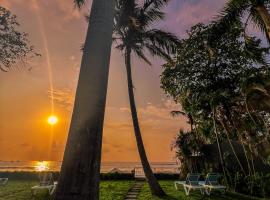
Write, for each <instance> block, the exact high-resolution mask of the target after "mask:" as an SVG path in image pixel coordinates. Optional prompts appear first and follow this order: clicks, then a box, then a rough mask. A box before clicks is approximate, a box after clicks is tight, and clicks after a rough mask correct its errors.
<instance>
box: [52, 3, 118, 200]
mask: <svg viewBox="0 0 270 200" xmlns="http://www.w3.org/2000/svg"><path fill="white" fill-rule="evenodd" d="M114 3H115V2H114V0H94V1H93V4H92V10H91V16H90V20H89V27H88V31H87V36H86V42H85V47H84V50H83V56H82V63H81V70H80V76H79V82H78V87H77V92H76V98H75V104H74V110H73V114H72V120H71V125H70V129H69V135H68V140H67V144H66V148H65V154H64V159H63V164H62V168H61V174H60V181H59V184H58V186H57V191H56V196H55V200H98V199H99V180H100V177H99V175H100V161H101V146H102V131H103V121H104V112H105V104H106V94H107V85H108V75H109V74H108V73H109V63H110V53H111V43H112V31H113V17H114V12H113V11H114Z"/></svg>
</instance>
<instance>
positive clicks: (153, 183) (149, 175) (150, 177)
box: [125, 49, 166, 197]
mask: <svg viewBox="0 0 270 200" xmlns="http://www.w3.org/2000/svg"><path fill="white" fill-rule="evenodd" d="M125 64H126V71H127V81H128V94H129V103H130V109H131V115H132V121H133V127H134V132H135V137H136V142H137V148H138V151H139V155H140V159H141V163H142V167H143V170H144V173H145V176H146V179H147V182H148V184H149V187H150V189H151V192H152V194H153V195H155V196H158V197H162V196H165V195H166V194H165V192H164V191H163V190H162V188H161V187H160V185H159V183H158V181H157V179H156V177H155V175H154V173H153V171H152V169H151V167H150V164H149V162H148V159H147V156H146V153H145V149H144V144H143V140H142V135H141V130H140V125H139V120H138V115H137V109H136V104H135V98H134V92H133V89H134V88H133V81H132V73H131V49H127V50H126V52H125Z"/></svg>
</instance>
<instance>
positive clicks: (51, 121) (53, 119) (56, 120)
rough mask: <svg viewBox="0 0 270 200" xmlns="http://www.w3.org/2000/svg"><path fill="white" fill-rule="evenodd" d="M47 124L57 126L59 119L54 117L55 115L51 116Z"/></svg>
mask: <svg viewBox="0 0 270 200" xmlns="http://www.w3.org/2000/svg"><path fill="white" fill-rule="evenodd" d="M47 122H48V124H50V125H52V126H53V125H55V124H57V122H58V118H57V117H56V116H54V115H51V116H49V117H48V120H47Z"/></svg>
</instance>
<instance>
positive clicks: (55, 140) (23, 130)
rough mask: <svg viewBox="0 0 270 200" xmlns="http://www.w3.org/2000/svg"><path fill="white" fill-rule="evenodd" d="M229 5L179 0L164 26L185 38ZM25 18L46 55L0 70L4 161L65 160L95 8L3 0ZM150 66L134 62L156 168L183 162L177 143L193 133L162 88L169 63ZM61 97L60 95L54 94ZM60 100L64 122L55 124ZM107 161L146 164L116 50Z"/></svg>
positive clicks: (48, 0) (0, 154) (61, 0)
mask: <svg viewBox="0 0 270 200" xmlns="http://www.w3.org/2000/svg"><path fill="white" fill-rule="evenodd" d="M224 4H225V0H214V1H213V0H171V2H170V3H169V5H168V6H167V7H166V8H165V11H166V13H167V15H166V20H165V21H163V22H161V23H159V24H157V25H156V28H161V29H163V30H167V31H171V32H172V33H174V34H176V35H177V36H179V37H180V38H182V37H186V30H188V29H189V28H190V27H191V26H192V25H195V24H196V23H199V22H204V23H207V22H209V21H210V20H211V19H212V18H213V17H214V16H215V15H217V13H218V11H219V10H220V9H221V8H222V7H223V6H224ZM0 5H1V6H3V7H6V8H8V9H9V10H11V12H12V13H13V14H15V15H17V19H18V21H19V23H20V30H22V31H24V32H27V33H28V34H29V39H30V41H31V44H33V45H34V47H35V50H36V52H38V53H40V54H41V55H42V56H41V57H37V58H34V59H31V60H29V61H28V62H27V64H18V65H16V66H14V67H13V68H12V69H11V70H10V71H9V72H8V73H3V72H0V160H8V161H11V160H24V161H27V160H55V161H61V160H62V157H63V151H64V146H65V142H66V138H67V134H68V129H69V123H70V118H71V112H72V107H73V101H74V93H75V90H76V86H77V79H78V75H79V67H80V61H81V56H82V53H81V51H80V48H81V45H82V44H83V42H84V39H85V34H86V29H87V23H86V21H85V18H84V16H85V15H86V14H89V11H90V6H91V2H90V1H89V2H88V3H87V4H86V5H85V7H84V8H83V9H82V10H81V11H79V10H76V9H75V8H74V5H73V1H72V0H0ZM152 61H153V65H152V66H148V65H146V64H145V63H143V62H142V61H139V60H138V59H137V58H136V57H132V67H133V76H134V85H135V97H136V101H137V107H138V112H139V120H140V124H141V128H142V136H143V139H144V143H145V148H146V152H147V155H148V157H149V160H150V161H151V162H166V161H175V157H174V152H173V151H172V150H171V144H172V141H173V139H174V138H175V136H176V135H177V133H178V132H179V129H188V127H189V125H188V124H187V122H186V119H185V118H184V117H179V118H172V117H171V116H170V111H172V110H179V109H181V107H180V105H176V104H175V103H174V102H173V101H172V100H171V99H170V98H168V97H166V95H165V94H164V92H163V91H162V89H161V88H160V77H159V76H160V74H161V72H162V69H161V65H162V64H163V61H162V60H159V59H157V58H155V59H152ZM51 87H52V88H53V92H52V93H51ZM52 94H53V95H52ZM52 96H53V102H54V114H55V115H57V116H58V118H59V123H58V124H57V125H55V126H53V127H52V126H49V125H48V124H47V122H46V121H47V117H48V116H49V115H50V114H51V102H52V101H51V100H52ZM102 151H103V154H102V161H107V162H111V161H118V162H130V161H139V156H138V153H137V149H136V142H135V138H134V133H133V128H132V121H131V116H130V111H129V103H128V94H127V83H126V74H125V67H124V60H123V57H122V54H121V53H120V52H118V51H117V50H114V49H113V48H112V56H111V65H110V76H109V88H108V95H107V105H106V114H105V126H104V137H103V149H102Z"/></svg>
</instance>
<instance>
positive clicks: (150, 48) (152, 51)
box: [145, 44, 172, 62]
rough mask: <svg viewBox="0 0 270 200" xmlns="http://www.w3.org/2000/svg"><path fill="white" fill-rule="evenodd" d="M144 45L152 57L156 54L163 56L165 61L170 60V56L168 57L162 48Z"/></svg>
mask: <svg viewBox="0 0 270 200" xmlns="http://www.w3.org/2000/svg"><path fill="white" fill-rule="evenodd" d="M145 47H146V48H147V50H148V51H149V53H150V54H151V55H152V56H153V57H154V56H158V57H161V58H163V59H164V60H166V61H167V62H172V58H171V57H170V55H169V54H168V53H166V52H165V51H164V50H163V49H162V48H160V47H157V46H155V45H152V44H146V45H145Z"/></svg>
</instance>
